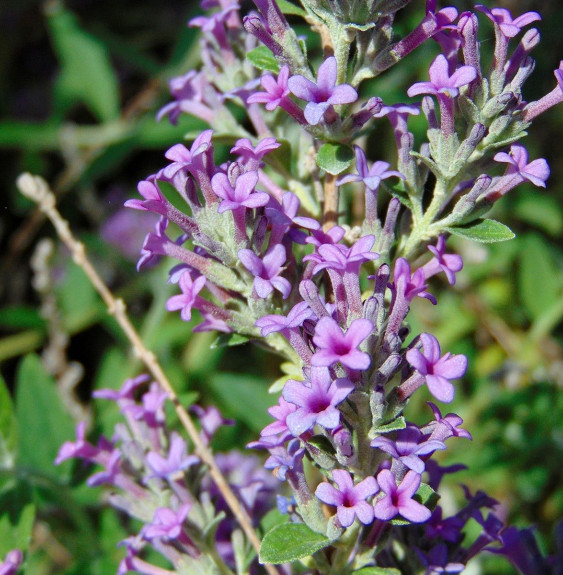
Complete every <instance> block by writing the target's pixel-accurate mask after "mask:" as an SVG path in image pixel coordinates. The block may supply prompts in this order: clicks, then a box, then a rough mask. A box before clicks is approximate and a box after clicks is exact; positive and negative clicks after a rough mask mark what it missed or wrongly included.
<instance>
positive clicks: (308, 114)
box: [288, 56, 358, 126]
mask: <svg viewBox="0 0 563 575" xmlns="http://www.w3.org/2000/svg"><path fill="white" fill-rule="evenodd" d="M336 76H337V69H336V58H335V57H334V56H330V57H329V58H327V59H326V60H325V61H324V62H323V63H322V64H321V65H320V67H319V71H318V74H317V83H316V84H315V83H314V82H311V80H308V79H307V78H305V77H304V76H301V75H297V76H292V77H291V78H289V80H288V86H289V89H290V90H291V92H292V93H293V94H294V95H295V96H297V97H298V98H299V99H300V100H305V101H306V102H308V104H307V106H306V107H305V119H306V120H307V122H309V124H310V125H311V126H316V125H317V124H318V123H319V122H320V121H321V120H322V118H323V116H324V115H325V113H326V112H327V111H328V109H329V108H330V107H331V106H333V105H336V104H351V103H352V102H355V101H356V100H357V99H358V93H357V92H356V90H354V88H352V86H350V85H349V84H340V85H339V86H337V85H336Z"/></svg>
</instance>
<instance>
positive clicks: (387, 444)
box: [370, 425, 446, 474]
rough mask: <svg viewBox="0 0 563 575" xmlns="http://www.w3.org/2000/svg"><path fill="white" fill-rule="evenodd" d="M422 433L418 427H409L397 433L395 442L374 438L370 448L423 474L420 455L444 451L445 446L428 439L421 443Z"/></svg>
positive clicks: (422, 463) (422, 462)
mask: <svg viewBox="0 0 563 575" xmlns="http://www.w3.org/2000/svg"><path fill="white" fill-rule="evenodd" d="M421 439H422V433H421V432H420V430H419V429H418V427H416V426H414V425H409V426H408V427H406V428H405V429H401V430H400V431H398V432H397V439H396V440H395V441H393V440H391V439H389V438H388V437H382V436H380V437H376V438H375V439H374V440H373V441H372V442H371V444H370V445H371V446H372V447H377V448H378V449H381V450H382V451H385V453H388V454H389V455H391V457H393V458H394V459H396V460H397V461H400V462H401V463H402V464H403V465H405V466H406V467H408V468H409V469H412V470H413V471H415V472H416V473H418V474H422V473H423V472H424V461H423V460H422V459H421V458H420V456H421V455H429V454H430V453H434V451H436V450H438V449H446V444H445V443H443V442H442V441H437V440H435V439H430V440H426V441H421Z"/></svg>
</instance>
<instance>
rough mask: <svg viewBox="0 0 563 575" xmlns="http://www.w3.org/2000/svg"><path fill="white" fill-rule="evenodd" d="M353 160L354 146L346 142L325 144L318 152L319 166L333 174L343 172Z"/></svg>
mask: <svg viewBox="0 0 563 575" xmlns="http://www.w3.org/2000/svg"><path fill="white" fill-rule="evenodd" d="M353 161H354V152H353V151H352V148H350V147H348V146H345V145H344V144H331V143H326V144H323V145H322V146H321V149H320V150H319V153H318V154H317V166H319V168H321V169H323V170H324V171H325V172H328V173H329V174H332V175H333V176H336V175H338V174H340V173H342V172H343V171H344V170H345V169H346V168H348V167H349V166H350V165H351V164H352V162H353Z"/></svg>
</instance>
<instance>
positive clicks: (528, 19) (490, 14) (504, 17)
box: [475, 4, 541, 38]
mask: <svg viewBox="0 0 563 575" xmlns="http://www.w3.org/2000/svg"><path fill="white" fill-rule="evenodd" d="M475 9H476V10H479V12H482V13H483V14H485V16H487V18H488V19H489V20H490V21H491V22H492V23H493V24H495V26H498V28H499V30H500V31H501V32H502V34H503V35H504V36H505V37H506V38H514V36H516V35H517V34H519V33H520V30H522V28H524V26H527V25H528V24H531V23H532V22H536V21H537V20H541V16H540V15H539V14H538V13H537V12H525V13H524V14H522V15H520V16H518V17H517V18H514V19H512V14H511V13H510V10H507V9H506V8H493V9H491V10H489V8H487V7H486V6H483V5H482V4H476V5H475Z"/></svg>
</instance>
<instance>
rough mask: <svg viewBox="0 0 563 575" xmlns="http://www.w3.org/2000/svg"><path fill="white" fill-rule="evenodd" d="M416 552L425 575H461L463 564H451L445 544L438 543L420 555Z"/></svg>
mask: <svg viewBox="0 0 563 575" xmlns="http://www.w3.org/2000/svg"><path fill="white" fill-rule="evenodd" d="M417 551H418V556H419V557H420V558H421V560H422V562H423V563H424V565H425V567H426V572H425V574H426V575H441V574H442V573H444V574H448V573H449V574H452V575H453V574H454V573H461V572H462V571H463V570H464V569H465V564H463V563H459V562H451V561H449V558H448V554H449V551H448V546H447V545H446V544H445V543H439V544H438V545H435V546H434V547H432V549H430V551H428V553H422V552H421V551H419V550H418V549H417Z"/></svg>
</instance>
